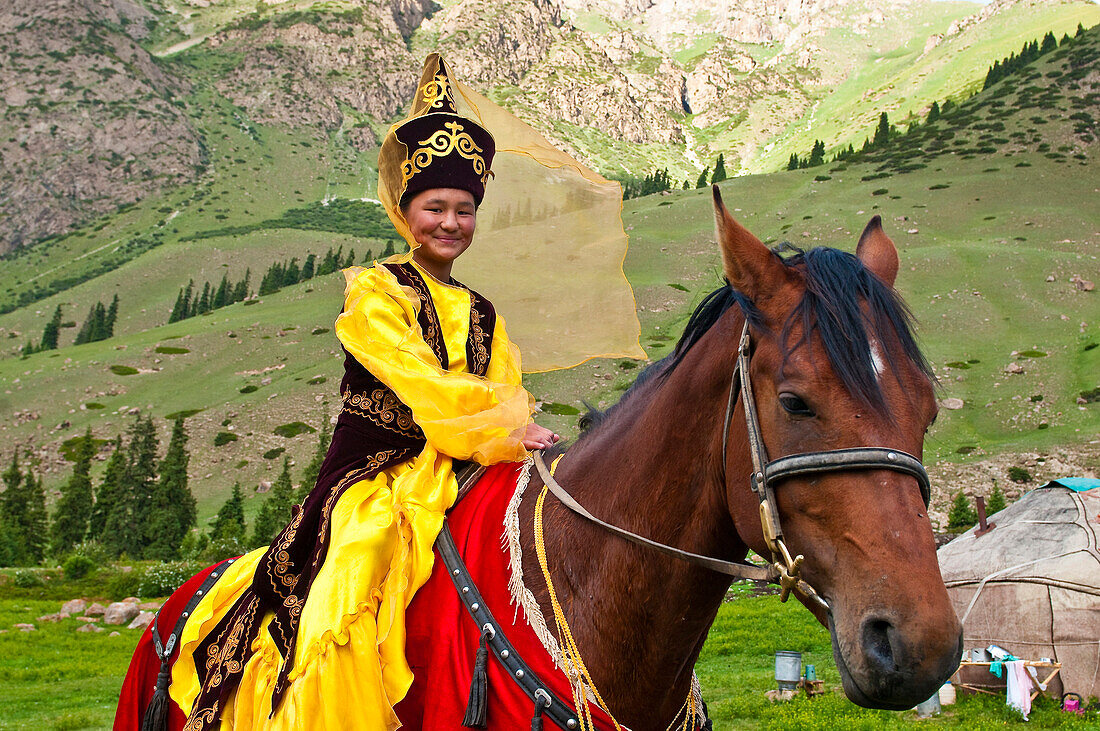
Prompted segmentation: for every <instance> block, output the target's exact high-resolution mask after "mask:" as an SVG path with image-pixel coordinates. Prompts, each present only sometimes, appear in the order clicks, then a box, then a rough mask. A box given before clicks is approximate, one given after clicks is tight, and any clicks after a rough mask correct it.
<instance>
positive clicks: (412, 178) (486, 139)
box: [378, 53, 496, 208]
mask: <svg viewBox="0 0 1100 731" xmlns="http://www.w3.org/2000/svg"><path fill="white" fill-rule="evenodd" d="M495 152H496V144H495V142H494V141H493V136H492V135H491V134H489V131H488V130H486V129H485V128H484V127H482V126H481V125H480V124H478V123H477V122H476V121H474V120H473V119H470V118H469V117H465V116H462V115H461V114H459V113H458V111H457V109H456V106H455V88H454V84H453V83H452V81H451V77H450V73H449V71H448V69H447V64H446V62H445V61H444V60H443V58H442V57H441V56H440V55H439V54H438V53H433V54H431V55H430V56H428V58H427V60H426V61H425V63H424V72H423V74H422V75H421V77H420V83H419V84H418V85H417V89H416V96H415V97H414V98H413V104H412V111H411V112H410V114H409V116H408V117H407V118H406V119H405V120H404V121H403V122H401V123H399V124H397V125H395V126H394V127H393V128H392V129H391V130H390V132H389V134H387V135H386V139H385V140H384V141H383V143H382V149H381V151H380V153H379V165H378V173H379V176H380V188H381V190H380V191H379V192H380V193H382V192H385V193H386V194H388V197H390V199H391V200H388V201H387V200H386V198H383V199H382V201H383V203H384V204H386V205H387V208H388V207H390V206H391V205H393V204H396V205H397V206H400V205H401V203H403V202H405V201H407V200H408V199H409V198H411V197H412V196H414V195H416V194H417V193H419V192H420V191H422V190H427V189H429V188H460V189H462V190H467V191H469V192H470V193H471V194H472V195H473V196H474V200H475V201H476V202H477V203H478V204H479V205H480V204H481V200H482V198H483V197H484V196H485V183H486V182H487V181H488V179H489V178H490V177H491V176H492V174H493V173H492V171H491V169H490V166H491V165H492V163H493V155H494V154H495Z"/></svg>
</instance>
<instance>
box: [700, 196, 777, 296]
mask: <svg viewBox="0 0 1100 731" xmlns="http://www.w3.org/2000/svg"><path fill="white" fill-rule="evenodd" d="M711 190H712V191H713V193H714V219H715V223H716V225H717V227H718V246H719V247H720V248H721V249H722V264H723V266H724V269H725V274H726V279H728V280H729V282H730V284H732V285H733V287H734V288H735V289H737V290H739V291H741V292H743V293H745V294H746V295H748V297H749V298H750V299H752V300H757V299H758V298H759V297H760V296H761V295H764V294H767V293H770V292H774V291H776V290H777V289H778V285H779V283H780V281H779V278H780V277H782V271H781V270H782V269H783V264H782V263H781V262H780V261H779V260H778V259H777V258H776V257H775V255H774V254H772V253H771V252H770V251H769V250H768V247H766V246H764V244H762V243H761V242H760V239H758V238H756V237H755V236H753V235H752V233H751V232H749V230H748V229H747V228H745V227H744V226H742V225H741V224H739V223H738V222H737V221H736V220H735V219H734V217H733V216H731V215H730V212H729V211H728V210H726V206H725V204H724V203H722V194H721V193H720V192H719V191H718V186H717V185H714V186H711ZM776 267H778V270H777V269H776Z"/></svg>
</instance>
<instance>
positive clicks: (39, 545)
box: [23, 468, 49, 564]
mask: <svg viewBox="0 0 1100 731" xmlns="http://www.w3.org/2000/svg"><path fill="white" fill-rule="evenodd" d="M23 484H24V485H25V486H26V487H25V488H24V489H25V490H26V494H27V512H26V517H25V518H24V520H23V550H24V556H25V559H26V561H27V563H31V564H39V563H42V559H43V558H45V557H46V540H47V538H48V536H49V523H48V521H47V516H46V490H45V486H44V485H43V484H42V479H41V478H38V479H35V477H34V474H33V473H32V472H31V471H30V469H29V468H28V469H27V475H26V477H24V478H23Z"/></svg>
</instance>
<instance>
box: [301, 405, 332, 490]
mask: <svg viewBox="0 0 1100 731" xmlns="http://www.w3.org/2000/svg"><path fill="white" fill-rule="evenodd" d="M331 442H332V431H331V429H330V428H329V423H328V419H325V418H322V420H321V428H320V429H318V430H317V451H315V452H314V453H313V459H311V460H310V461H309V464H307V465H306V468H305V469H304V470H302V490H303V492H307V493H308V492H309V491H310V490H312V489H313V488H314V486H315V485H316V484H317V477H318V476H319V475H320V474H321V465H322V464H324V461H325V457H326V456H327V455H328V445H329V444H330V443H331Z"/></svg>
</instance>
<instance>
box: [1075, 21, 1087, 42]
mask: <svg viewBox="0 0 1100 731" xmlns="http://www.w3.org/2000/svg"><path fill="white" fill-rule="evenodd" d="M1084 34H1085V26H1083V25H1081V24H1080V23H1078V24H1077V32H1076V33H1074V37H1075V38H1080V37H1081V36H1083V35H1084Z"/></svg>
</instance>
